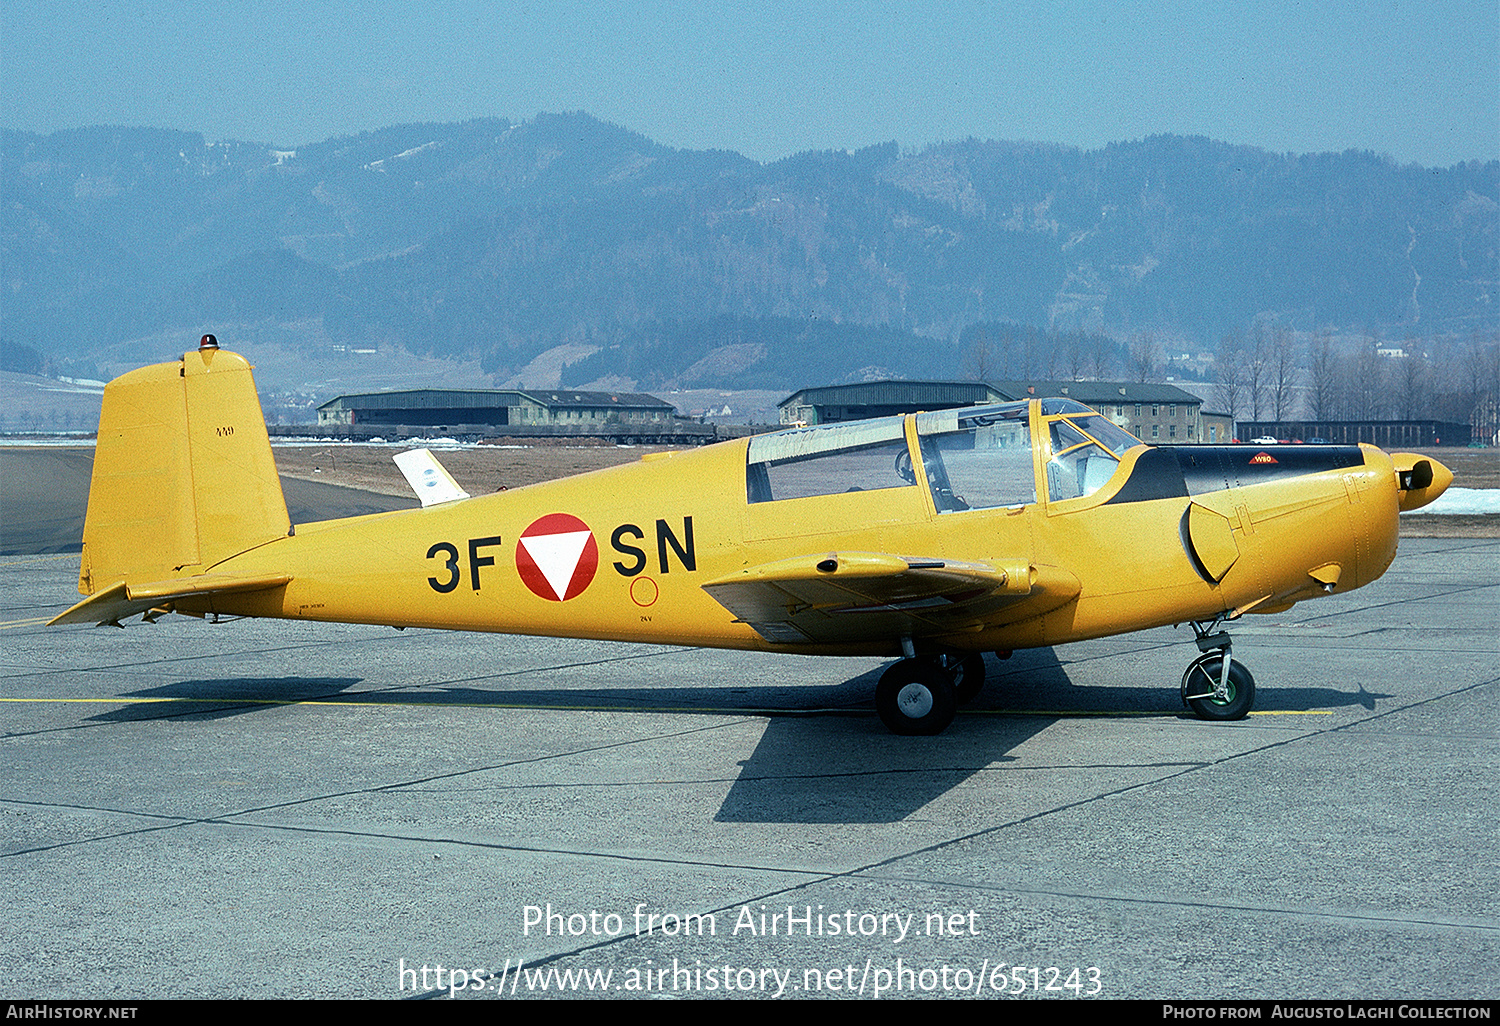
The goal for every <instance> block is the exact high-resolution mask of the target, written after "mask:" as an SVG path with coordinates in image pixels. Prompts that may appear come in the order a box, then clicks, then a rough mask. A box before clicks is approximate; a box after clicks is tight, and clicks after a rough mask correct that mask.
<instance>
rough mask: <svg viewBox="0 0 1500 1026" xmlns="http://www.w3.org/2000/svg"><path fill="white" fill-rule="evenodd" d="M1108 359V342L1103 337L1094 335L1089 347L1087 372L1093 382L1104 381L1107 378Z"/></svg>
mask: <svg viewBox="0 0 1500 1026" xmlns="http://www.w3.org/2000/svg"><path fill="white" fill-rule="evenodd" d="M1109 357H1110V353H1109V340H1108V339H1106V338H1105V337H1104V336H1103V335H1095V336H1094V342H1093V345H1092V346H1090V347H1089V371H1090V373H1092V374H1093V376H1094V380H1095V381H1104V380H1105V379H1107V378H1108V377H1109V368H1110V358H1109Z"/></svg>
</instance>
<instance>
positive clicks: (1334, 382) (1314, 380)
mask: <svg viewBox="0 0 1500 1026" xmlns="http://www.w3.org/2000/svg"><path fill="white" fill-rule="evenodd" d="M1341 364H1342V361H1341V360H1340V359H1339V355H1338V353H1337V352H1335V351H1334V348H1333V333H1332V332H1331V331H1329V330H1328V329H1327V328H1324V329H1322V330H1321V331H1319V332H1318V333H1317V334H1316V335H1314V336H1313V340H1312V348H1311V352H1310V353H1309V354H1308V368H1307V369H1308V376H1309V377H1310V378H1311V386H1312V388H1311V394H1310V398H1311V400H1312V415H1313V420H1333V419H1334V414H1335V411H1336V408H1337V402H1338V394H1339V374H1340V370H1341V366H1340V365H1341Z"/></svg>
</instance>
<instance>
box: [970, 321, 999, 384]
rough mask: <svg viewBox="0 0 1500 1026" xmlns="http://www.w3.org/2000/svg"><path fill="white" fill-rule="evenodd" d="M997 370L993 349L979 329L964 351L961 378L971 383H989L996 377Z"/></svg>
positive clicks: (986, 336) (982, 331)
mask: <svg viewBox="0 0 1500 1026" xmlns="http://www.w3.org/2000/svg"><path fill="white" fill-rule="evenodd" d="M998 370H999V367H998V365H997V361H996V359H995V347H994V345H993V344H991V342H990V340H989V336H988V335H986V334H985V332H984V329H982V328H981V329H980V330H979V331H978V332H977V333H976V334H975V337H974V341H972V342H970V343H969V348H968V349H967V350H965V351H964V358H963V369H962V373H963V376H964V377H965V378H968V379H969V380H971V381H989V380H990V379H991V378H993V377H996V376H997V371H998Z"/></svg>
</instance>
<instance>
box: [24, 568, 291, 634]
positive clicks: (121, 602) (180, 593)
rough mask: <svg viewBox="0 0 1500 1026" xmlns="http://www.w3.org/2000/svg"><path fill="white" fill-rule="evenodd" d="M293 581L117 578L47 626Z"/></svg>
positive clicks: (105, 620) (116, 617)
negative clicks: (136, 580) (132, 580)
mask: <svg viewBox="0 0 1500 1026" xmlns="http://www.w3.org/2000/svg"><path fill="white" fill-rule="evenodd" d="M290 581H291V578H290V577H288V576H285V575H279V576H273V577H234V576H232V575H230V574H198V575H196V576H193V577H177V578H173V579H171V580H167V581H150V582H145V583H142V584H131V583H129V582H127V581H118V582H116V583H115V584H112V585H110V586H109V587H108V588H105V589H104V590H103V591H100V592H97V593H95V594H93V595H90V596H89V597H88V598H86V599H84V600H83V601H82V602H80V603H78V604H77V605H75V606H73V607H72V608H71V609H69V610H68V611H67V612H65V613H63V614H61V615H60V616H56V617H53V618H52V620H50V621H49V622H48V624H47V626H49V627H51V626H53V625H55V624H60V623H97V624H100V625H101V626H102V625H104V624H118V623H119V622H120V621H121V620H122V619H124V618H125V617H127V616H134V615H135V614H136V613H146V612H149V611H151V610H153V609H158V608H160V607H162V606H166V605H169V604H170V603H172V602H176V601H179V600H181V599H185V598H203V597H205V596H210V595H227V594H243V593H245V592H254V591H270V590H271V589H272V588H280V587H282V586H283V585H285V584H287V583H288V582H290Z"/></svg>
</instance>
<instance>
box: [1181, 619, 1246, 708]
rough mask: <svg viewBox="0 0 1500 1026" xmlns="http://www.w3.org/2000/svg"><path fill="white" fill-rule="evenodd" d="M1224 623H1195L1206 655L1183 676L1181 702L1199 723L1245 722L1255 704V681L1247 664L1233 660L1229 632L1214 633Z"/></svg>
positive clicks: (1219, 621)
mask: <svg viewBox="0 0 1500 1026" xmlns="http://www.w3.org/2000/svg"><path fill="white" fill-rule="evenodd" d="M1223 622H1224V618H1223V617H1219V618H1217V619H1215V620H1214V621H1213V622H1212V623H1210V624H1209V625H1208V626H1206V627H1205V626H1204V625H1203V624H1201V623H1194V624H1193V633H1194V634H1196V635H1197V636H1198V638H1197V641H1198V651H1200V652H1202V653H1203V655H1201V656H1199V657H1198V658H1197V659H1194V660H1193V661H1192V662H1191V663H1189V664H1188V668H1187V671H1186V672H1185V673H1183V675H1182V702H1183V704H1184V705H1186V706H1187V707H1188V708H1190V709H1192V710H1193V713H1194V715H1196V716H1197V717H1198V718H1199V719H1200V720H1242V719H1244V718H1245V715H1246V714H1247V713H1248V712H1249V711H1250V707H1251V706H1252V705H1254V704H1255V678H1254V677H1252V676H1250V671H1249V670H1247V669H1245V664H1244V663H1241V662H1240V661H1239V660H1237V659H1232V658H1230V655H1229V653H1230V647H1231V645H1232V644H1233V642H1232V640H1231V639H1230V637H1229V633H1228V632H1227V631H1217V632H1215V630H1214V628H1216V627H1218V626H1219V624H1221V623H1223Z"/></svg>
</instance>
